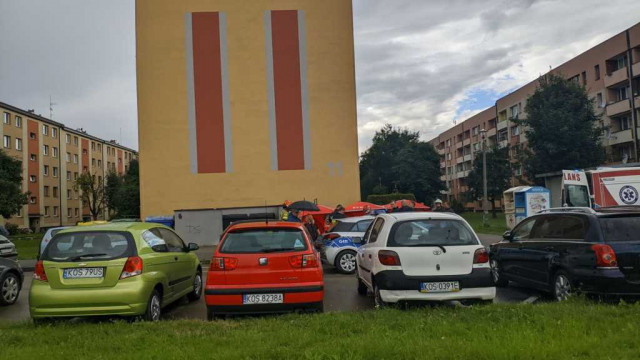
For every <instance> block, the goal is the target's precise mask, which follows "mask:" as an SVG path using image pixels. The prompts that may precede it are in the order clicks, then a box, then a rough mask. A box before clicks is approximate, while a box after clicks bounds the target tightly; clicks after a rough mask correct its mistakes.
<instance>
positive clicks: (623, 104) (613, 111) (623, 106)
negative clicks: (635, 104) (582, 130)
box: [607, 99, 631, 117]
mask: <svg viewBox="0 0 640 360" xmlns="http://www.w3.org/2000/svg"><path fill="white" fill-rule="evenodd" d="M630 110H631V106H630V105H629V100H626V99H625V100H621V101H618V102H615V103H610V104H608V105H607V116H609V117H611V116H614V115H618V114H621V113H623V112H627V111H630Z"/></svg>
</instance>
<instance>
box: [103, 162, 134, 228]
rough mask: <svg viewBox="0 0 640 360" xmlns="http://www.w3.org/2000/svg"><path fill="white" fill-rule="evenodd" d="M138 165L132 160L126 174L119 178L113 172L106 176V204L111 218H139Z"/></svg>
mask: <svg viewBox="0 0 640 360" xmlns="http://www.w3.org/2000/svg"><path fill="white" fill-rule="evenodd" d="M139 168H140V166H139V163H138V161H137V160H132V161H131V162H130V163H129V169H128V170H127V172H126V173H125V174H124V175H122V176H120V175H118V174H116V173H115V172H110V173H109V174H107V178H106V186H105V193H106V203H107V207H108V208H109V210H110V211H112V212H113V216H112V217H113V218H123V217H124V218H138V217H140V174H139Z"/></svg>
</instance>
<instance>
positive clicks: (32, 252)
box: [9, 233, 44, 260]
mask: <svg viewBox="0 0 640 360" xmlns="http://www.w3.org/2000/svg"><path fill="white" fill-rule="evenodd" d="M43 236H44V234H43V233H35V234H24V235H13V236H10V237H9V240H11V242H12V243H14V244H15V245H16V249H17V250H18V260H31V259H35V258H37V257H38V253H39V252H40V241H42V237H43Z"/></svg>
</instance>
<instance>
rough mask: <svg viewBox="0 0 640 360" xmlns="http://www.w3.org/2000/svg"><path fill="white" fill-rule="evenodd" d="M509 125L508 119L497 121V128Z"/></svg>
mask: <svg viewBox="0 0 640 360" xmlns="http://www.w3.org/2000/svg"><path fill="white" fill-rule="evenodd" d="M508 127H509V121H507V120H504V121H500V122H499V123H498V130H502V129H506V128H508Z"/></svg>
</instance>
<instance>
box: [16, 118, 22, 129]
mask: <svg viewBox="0 0 640 360" xmlns="http://www.w3.org/2000/svg"><path fill="white" fill-rule="evenodd" d="M15 118H16V127H19V128H21V127H22V118H21V117H20V116H16V117H15Z"/></svg>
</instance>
